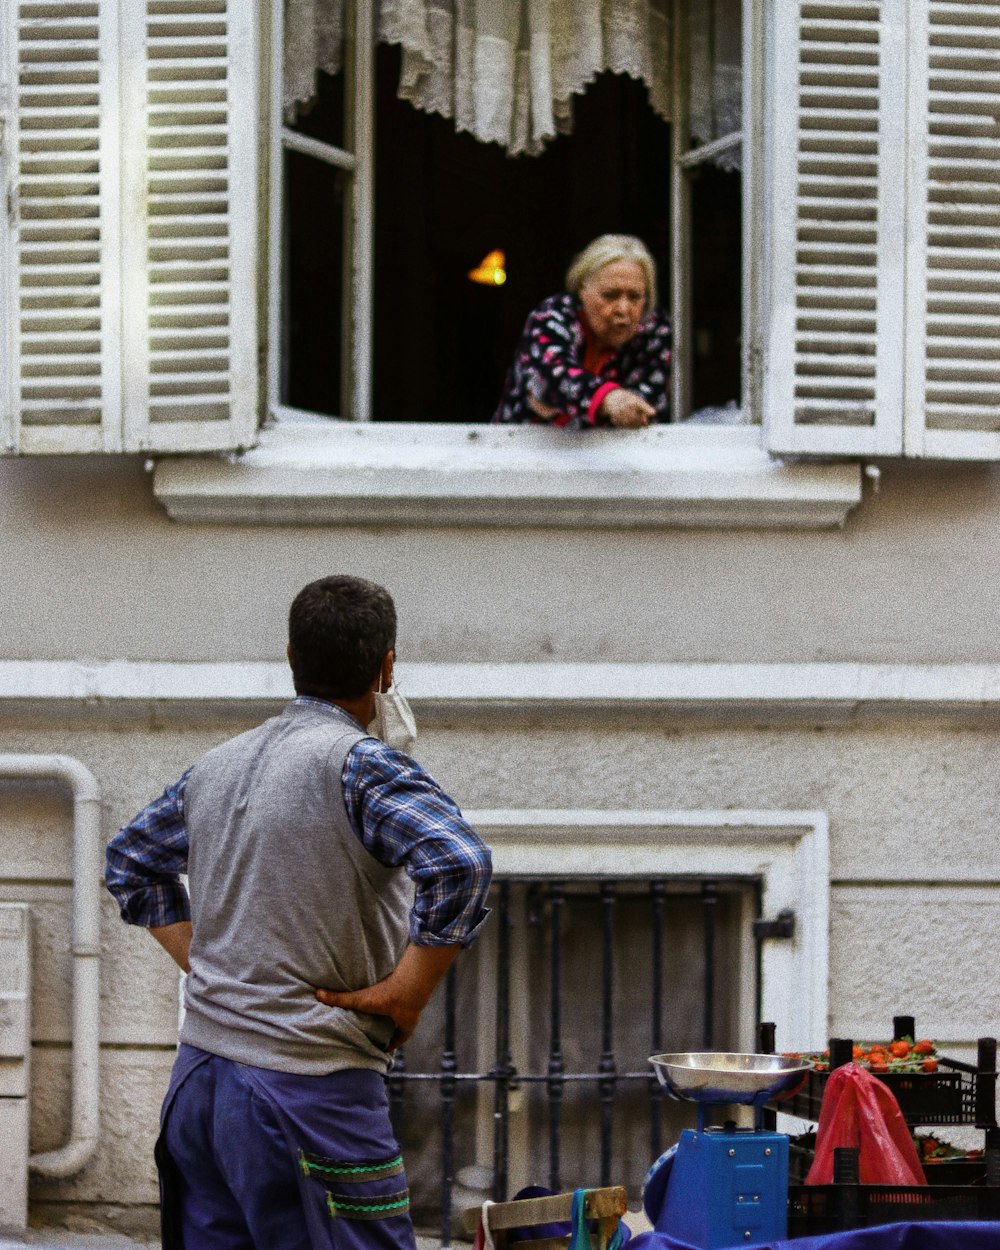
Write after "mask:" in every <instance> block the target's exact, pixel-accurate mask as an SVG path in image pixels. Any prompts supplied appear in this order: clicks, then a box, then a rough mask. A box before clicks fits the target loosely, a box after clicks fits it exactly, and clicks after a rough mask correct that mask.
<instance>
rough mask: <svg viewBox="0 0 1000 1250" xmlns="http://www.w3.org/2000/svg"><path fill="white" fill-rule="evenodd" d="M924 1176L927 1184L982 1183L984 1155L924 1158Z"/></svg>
mask: <svg viewBox="0 0 1000 1250" xmlns="http://www.w3.org/2000/svg"><path fill="white" fill-rule="evenodd" d="M923 1166H924V1176H926V1177H927V1184H928V1185H982V1184H983V1183H984V1182H985V1180H986V1157H985V1155H979V1156H977V1157H976V1158H975V1159H970V1158H968V1157H966V1158H964V1159H963V1158H961V1157H959V1158H956V1159H925V1160H924V1161H923Z"/></svg>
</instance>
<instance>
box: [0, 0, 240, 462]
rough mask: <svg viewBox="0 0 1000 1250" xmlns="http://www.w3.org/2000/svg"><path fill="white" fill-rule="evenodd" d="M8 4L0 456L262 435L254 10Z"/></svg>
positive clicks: (115, 0) (179, 446) (131, 2)
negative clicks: (4, 377)
mask: <svg viewBox="0 0 1000 1250" xmlns="http://www.w3.org/2000/svg"><path fill="white" fill-rule="evenodd" d="M0 3H3V4H4V5H6V6H7V14H9V15H10V17H11V20H10V21H9V22H7V21H6V15H7V14H5V23H6V26H7V27H9V28H10V29H14V30H16V32H17V33H16V37H15V38H14V40H13V41H12V44H11V47H10V49H8V48H7V47H6V45H5V44H0V55H2V57H3V62H4V66H5V69H6V75H7V76H8V77H9V78H10V83H11V91H10V93H9V94H10V98H11V101H12V104H11V107H9V108H8V109H7V110H6V112H5V114H4V118H5V122H6V125H5V131H6V132H7V133H6V136H5V149H4V150H5V153H6V157H5V161H6V165H7V168H6V169H5V171H4V172H5V175H6V177H7V179H8V182H9V184H10V186H11V189H12V194H13V216H12V220H11V223H10V224H9V225H8V227H7V229H6V239H5V246H6V249H7V252H8V254H9V255H11V256H12V257H13V258H14V259H15V260H16V266H15V272H14V275H13V276H12V277H11V278H10V279H9V281H8V285H7V288H6V300H5V303H4V313H3V316H4V319H5V320H6V321H7V322H9V323H10V330H11V331H12V333H8V334H7V336H6V338H7V340H8V343H9V344H10V346H9V348H8V347H5V346H0V351H5V352H6V351H9V352H10V358H11V361H12V364H11V368H10V370H9V373H10V375H11V382H10V383H9V385H8V386H7V387H6V389H5V390H3V389H0V394H2V395H3V396H4V405H3V410H0V420H2V421H3V430H2V433H3V435H4V447H5V449H6V450H20V451H25V452H31V451H55V452H65V451H99V450H103V451H114V450H125V451H139V450H147V451H197V450H204V449H213V448H230V447H238V446H242V445H247V444H249V443H251V442H252V441H253V439H254V435H255V431H256V426H257V416H258V398H257V397H258V384H257V373H258V363H257V356H258V343H257V320H258V318H257V305H258V295H259V293H258V288H257V272H258V270H257V264H256V255H257V247H258V233H257V200H258V186H257V144H258V133H259V120H258V115H259V100H260V84H259V74H258V65H257V47H258V37H257V35H258V32H257V29H256V23H257V5H256V4H254V3H252V2H251V0H228V3H227V0H20V3H18V0H0ZM2 281H3V278H2V277H0V282H2ZM7 359H8V357H7V355H5V356H4V357H3V360H2V364H3V366H4V367H5V368H6V365H7Z"/></svg>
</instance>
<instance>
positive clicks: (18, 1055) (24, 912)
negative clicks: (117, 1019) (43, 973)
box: [0, 903, 31, 1231]
mask: <svg viewBox="0 0 1000 1250" xmlns="http://www.w3.org/2000/svg"><path fill="white" fill-rule="evenodd" d="M30 1062H31V911H30V908H29V907H28V906H27V904H26V903H0V1142H2V1143H3V1145H2V1149H0V1231H2V1230H3V1229H5V1228H6V1229H11V1230H13V1229H23V1228H26V1227H27V1223H28V1094H29V1090H30V1078H31V1072H30Z"/></svg>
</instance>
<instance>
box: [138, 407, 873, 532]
mask: <svg viewBox="0 0 1000 1250" xmlns="http://www.w3.org/2000/svg"><path fill="white" fill-rule="evenodd" d="M153 489H154V493H155V495H156V498H157V499H158V500H159V501H160V503H161V504H162V505H163V506H164V507H165V508H166V510H167V513H168V514H169V516H170V517H171V518H172V519H173V520H175V521H187V522H197V523H224V524H255V525H259V524H282V525H283V524H288V525H491V526H528V525H530V526H539V525H541V526H585V527H595V526H596V527H633V528H634V527H647V528H648V527H660V526H678V525H683V526H714V527H720V526H726V527H762V528H789V529H798V528H807V529H818V528H829V527H834V526H839V525H843V523H844V520H845V518H846V517H847V514H848V513H849V512H850V510H851V509H852V508H854V507H856V506H857V505H858V503H860V501H861V470H860V468H859V466H858V465H856V464H822V465H820V464H786V463H783V462H781V461H779V460H774V459H772V458H771V457H770V456H769V455H768V454H767V452H766V451H764V449H763V448H762V446H761V438H760V430H759V429H758V428H757V427H755V426H748V425H734V426H725V427H716V426H699V425H666V426H656V427H654V428H652V429H648V430H635V431H624V430H593V431H564V430H551V429H543V428H540V427H536V426H511V427H503V426H490V425H431V424H411V423H407V424H402V423H400V424H381V423H380V424H371V425H355V424H350V423H347V422H342V421H335V420H332V419H331V420H323V421H316V420H283V421H280V422H279V423H278V424H276V425H274V426H273V427H271V428H269V429H266V430H264V431H263V433H262V434H261V440H260V444H259V445H258V446H257V447H255V448H253V449H252V450H251V451H247V452H242V453H234V454H219V455H205V456H194V457H170V458H165V459H160V460H158V461H157V462H156V466H155V475H154V485H153Z"/></svg>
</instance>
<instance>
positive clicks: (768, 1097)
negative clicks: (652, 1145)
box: [642, 1051, 810, 1250]
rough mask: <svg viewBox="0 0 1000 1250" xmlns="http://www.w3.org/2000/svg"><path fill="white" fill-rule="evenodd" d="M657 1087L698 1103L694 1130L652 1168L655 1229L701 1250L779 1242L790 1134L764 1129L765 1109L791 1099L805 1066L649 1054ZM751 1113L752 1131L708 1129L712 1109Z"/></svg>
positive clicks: (770, 1059) (647, 1202) (649, 1207)
mask: <svg viewBox="0 0 1000 1250" xmlns="http://www.w3.org/2000/svg"><path fill="white" fill-rule="evenodd" d="M649 1062H650V1063H651V1064H652V1065H653V1068H654V1069H655V1071H656V1075H657V1077H658V1079H659V1081H660V1084H661V1085H662V1086H663V1087H664V1088H665V1089H666V1090H667V1092H668V1093H670V1094H671V1095H672V1096H673V1097H674V1098H679V1099H681V1100H682V1101H685V1102H694V1103H697V1105H698V1127H697V1129H684V1130H683V1132H682V1133H681V1136H680V1140H679V1141H678V1143H677V1145H676V1146H674V1147H672V1148H671V1149H670V1150H668V1151H667V1152H666V1154H664V1155H661V1156H660V1158H659V1159H657V1161H656V1162H655V1163H654V1164H653V1166H652V1167H651V1168H650V1170H649V1173H648V1175H647V1177H646V1183H645V1185H644V1186H643V1191H642V1201H643V1207H644V1208H645V1211H646V1214H647V1215H648V1216H649V1218H650V1220H651V1221H652V1222H653V1225H654V1227H655V1228H656V1231H657V1232H660V1233H666V1234H668V1235H669V1236H671V1237H676V1238H677V1239H678V1240H680V1241H686V1242H688V1243H689V1244H690V1245H692V1246H698V1247H701V1248H702V1250H716V1248H717V1247H720V1246H736V1245H740V1244H743V1245H747V1246H753V1245H759V1244H761V1243H762V1242H768V1241H779V1240H781V1239H782V1238H783V1237H785V1236H786V1233H787V1228H788V1137H787V1136H786V1135H785V1134H784V1133H773V1132H769V1131H766V1130H765V1129H763V1128H762V1127H761V1125H762V1117H763V1110H764V1104H765V1103H767V1102H770V1101H772V1100H773V1099H776V1098H782V1097H788V1096H789V1095H790V1094H792V1093H794V1092H795V1090H796V1089H798V1087H799V1086H800V1085H801V1084H802V1082H803V1081H804V1080H805V1077H806V1073H807V1072H808V1071H809V1068H810V1064H809V1063H808V1062H806V1061H804V1060H801V1059H790V1058H786V1057H784V1056H782V1055H741V1054H730V1053H724V1052H718V1051H703V1052H700V1053H693V1054H676V1055H653V1056H652V1057H651V1059H650V1061H649ZM713 1103H714V1104H733V1103H737V1104H739V1105H741V1106H751V1107H753V1108H754V1125H755V1126H754V1128H752V1129H749V1128H737V1127H736V1125H735V1124H734V1123H733V1122H732V1121H730V1122H728V1123H727V1124H725V1125H724V1126H722V1127H714V1126H709V1127H706V1124H705V1118H706V1111H707V1108H708V1107H709V1106H711V1105H712V1104H713Z"/></svg>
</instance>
